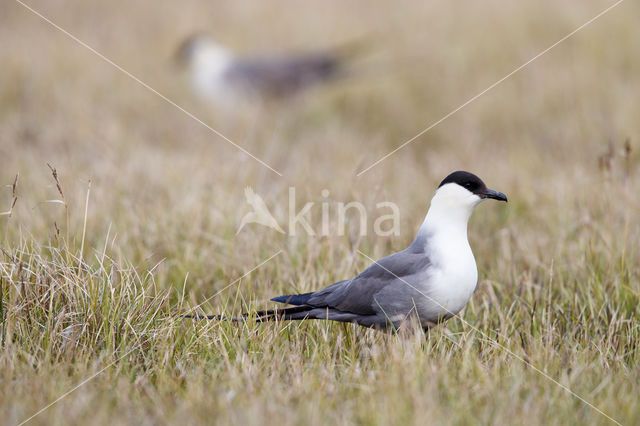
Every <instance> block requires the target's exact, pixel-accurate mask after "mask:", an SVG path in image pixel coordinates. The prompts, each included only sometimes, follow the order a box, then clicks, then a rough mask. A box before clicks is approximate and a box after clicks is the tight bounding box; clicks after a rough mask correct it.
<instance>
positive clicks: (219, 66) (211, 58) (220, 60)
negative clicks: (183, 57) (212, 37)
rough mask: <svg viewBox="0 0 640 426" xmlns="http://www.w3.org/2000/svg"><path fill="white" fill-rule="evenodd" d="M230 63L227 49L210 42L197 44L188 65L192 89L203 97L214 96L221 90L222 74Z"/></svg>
mask: <svg viewBox="0 0 640 426" xmlns="http://www.w3.org/2000/svg"><path fill="white" fill-rule="evenodd" d="M232 61H233V55H232V54H231V52H230V51H229V50H228V49H225V48H224V47H222V46H220V45H218V44H216V43H213V42H210V41H201V42H199V44H198V45H197V46H195V48H194V51H193V53H192V56H191V58H190V63H189V67H190V72H191V76H192V83H193V86H194V89H195V90H196V91H197V92H199V93H200V94H202V95H205V96H211V95H214V94H216V92H218V91H220V90H221V89H222V88H223V85H224V82H223V78H224V73H225V72H226V71H227V70H228V69H229V66H230V64H231V62H232Z"/></svg>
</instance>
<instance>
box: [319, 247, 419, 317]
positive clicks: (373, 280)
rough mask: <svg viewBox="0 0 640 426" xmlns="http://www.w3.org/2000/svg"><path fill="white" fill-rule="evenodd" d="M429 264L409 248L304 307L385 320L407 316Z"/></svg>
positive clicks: (343, 282)
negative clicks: (309, 306) (330, 309)
mask: <svg viewBox="0 0 640 426" xmlns="http://www.w3.org/2000/svg"><path fill="white" fill-rule="evenodd" d="M429 265H430V260H429V258H428V256H426V254H425V253H424V252H421V251H415V250H412V249H411V247H410V248H408V249H406V250H403V251H400V252H398V253H394V254H392V255H390V256H387V257H385V258H383V259H381V260H379V261H378V262H376V263H374V264H372V265H371V266H369V267H368V268H367V269H365V270H364V271H363V272H362V273H361V274H360V275H358V276H357V277H355V278H353V279H352V280H345V281H340V282H337V283H335V284H333V285H331V286H329V287H327V288H324V289H322V290H320V291H317V292H315V293H313V295H312V296H311V297H310V298H309V299H308V301H307V304H309V305H311V306H314V307H326V308H333V309H337V310H339V311H342V312H350V313H353V314H357V315H376V316H380V317H381V320H383V321H384V319H385V318H384V317H388V316H391V315H397V314H398V313H399V312H400V313H402V312H404V313H408V311H409V310H411V308H412V306H413V305H414V299H415V298H416V297H419V292H417V291H416V290H415V289H414V288H412V286H413V287H416V286H417V285H419V282H418V281H421V280H423V279H424V277H425V274H426V271H427V268H428V266H429Z"/></svg>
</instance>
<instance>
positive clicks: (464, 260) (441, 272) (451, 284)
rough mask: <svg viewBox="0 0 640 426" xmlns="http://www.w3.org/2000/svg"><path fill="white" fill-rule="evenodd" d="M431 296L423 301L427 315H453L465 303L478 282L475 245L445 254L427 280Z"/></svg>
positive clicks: (427, 288) (428, 294) (434, 316)
mask: <svg viewBox="0 0 640 426" xmlns="http://www.w3.org/2000/svg"><path fill="white" fill-rule="evenodd" d="M426 281H427V282H426V283H425V284H427V283H428V285H426V286H425V288H424V291H425V294H426V295H427V296H428V297H425V299H427V300H426V301H425V303H424V305H422V308H423V309H424V314H425V317H432V318H440V317H450V316H453V315H455V314H457V313H458V312H460V311H461V310H462V308H464V307H465V305H466V304H467V302H468V301H469V299H470V298H471V296H472V295H473V292H474V290H475V288H476V285H477V283H478V269H477V267H476V262H475V259H474V257H473V253H472V252H471V249H469V250H468V251H466V250H464V251H462V253H460V252H458V253H457V255H456V256H451V257H449V258H443V259H441V261H440V262H438V264H437V266H436V268H434V271H433V273H432V274H431V276H430V277H428V279H427V280H426Z"/></svg>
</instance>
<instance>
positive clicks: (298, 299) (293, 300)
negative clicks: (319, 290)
mask: <svg viewBox="0 0 640 426" xmlns="http://www.w3.org/2000/svg"><path fill="white" fill-rule="evenodd" d="M311 295H313V292H311V293H302V294H287V295H285V296H278V297H274V298H273V299H271V300H273V301H274V302H278V303H286V304H287V305H297V306H301V305H305V304H306V303H307V302H308V301H309V299H310V298H311Z"/></svg>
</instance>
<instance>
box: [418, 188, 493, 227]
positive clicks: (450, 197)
mask: <svg viewBox="0 0 640 426" xmlns="http://www.w3.org/2000/svg"><path fill="white" fill-rule="evenodd" d="M481 201H482V199H481V198H480V197H478V196H477V195H475V194H473V193H471V192H469V191H467V190H466V189H464V188H463V187H461V186H459V185H457V184H454V183H449V184H446V185H443V186H442V187H440V188H438V190H437V191H436V194H435V195H434V196H433V198H432V199H431V206H430V207H429V211H428V212H427V217H426V218H425V220H424V222H423V224H422V226H421V227H420V232H421V233H422V232H427V233H428V234H429V235H430V236H432V237H433V236H434V234H445V235H448V236H449V238H456V237H463V238H465V239H466V238H467V223H468V222H469V218H470V217H471V213H473V209H474V208H475V207H476V206H477V205H478V203H480V202H481Z"/></svg>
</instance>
